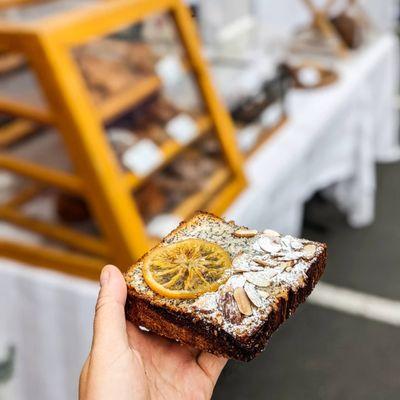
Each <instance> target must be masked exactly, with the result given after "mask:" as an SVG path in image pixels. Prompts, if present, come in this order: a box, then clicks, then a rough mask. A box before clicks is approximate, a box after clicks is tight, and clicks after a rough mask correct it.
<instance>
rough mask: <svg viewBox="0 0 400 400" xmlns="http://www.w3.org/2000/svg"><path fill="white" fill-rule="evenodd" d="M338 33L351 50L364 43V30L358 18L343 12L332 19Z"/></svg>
mask: <svg viewBox="0 0 400 400" xmlns="http://www.w3.org/2000/svg"><path fill="white" fill-rule="evenodd" d="M330 21H331V24H332V25H333V26H334V27H335V29H336V31H337V33H338V34H339V36H340V37H341V38H342V40H343V42H344V43H345V44H346V46H347V47H348V48H349V49H352V50H354V49H357V48H358V47H360V46H361V45H362V43H363V30H362V27H361V24H360V23H359V22H358V21H357V19H356V18H354V17H352V16H350V15H349V14H348V13H346V12H342V13H340V14H338V15H336V16H335V17H332V18H331V19H330Z"/></svg>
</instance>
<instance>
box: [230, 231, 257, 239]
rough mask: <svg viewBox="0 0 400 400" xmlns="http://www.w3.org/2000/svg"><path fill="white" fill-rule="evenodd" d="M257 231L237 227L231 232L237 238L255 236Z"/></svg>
mask: <svg viewBox="0 0 400 400" xmlns="http://www.w3.org/2000/svg"><path fill="white" fill-rule="evenodd" d="M257 233H258V231H256V230H255V229H238V230H237V231H235V232H233V236H235V237H239V238H251V237H253V236H256V235H257Z"/></svg>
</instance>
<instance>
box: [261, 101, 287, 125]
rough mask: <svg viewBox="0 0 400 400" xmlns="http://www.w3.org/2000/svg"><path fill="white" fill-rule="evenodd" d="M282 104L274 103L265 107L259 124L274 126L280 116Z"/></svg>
mask: <svg viewBox="0 0 400 400" xmlns="http://www.w3.org/2000/svg"><path fill="white" fill-rule="evenodd" d="M282 112H283V110H282V105H281V104H280V103H275V104H274V105H271V106H269V107H267V108H266V109H265V110H264V111H263V113H262V114H261V116H260V122H261V125H262V126H263V127H264V128H274V127H275V126H276V125H277V124H278V123H279V121H280V120H281V118H282Z"/></svg>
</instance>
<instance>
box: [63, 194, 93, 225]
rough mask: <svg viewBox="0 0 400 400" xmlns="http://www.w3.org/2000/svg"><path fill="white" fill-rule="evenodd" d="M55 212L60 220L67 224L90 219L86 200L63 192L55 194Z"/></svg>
mask: <svg viewBox="0 0 400 400" xmlns="http://www.w3.org/2000/svg"><path fill="white" fill-rule="evenodd" d="M56 213H57V216H58V218H59V219H60V220H61V221H63V222H66V223H69V224H71V223H79V222H85V221H87V220H89V219H90V211H89V207H88V206H87V203H86V201H85V200H84V199H83V198H82V197H78V196H75V195H72V194H67V193H64V192H58V193H57V195H56Z"/></svg>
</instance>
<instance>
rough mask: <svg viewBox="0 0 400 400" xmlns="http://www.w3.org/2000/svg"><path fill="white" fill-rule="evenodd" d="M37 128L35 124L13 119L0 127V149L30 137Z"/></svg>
mask: <svg viewBox="0 0 400 400" xmlns="http://www.w3.org/2000/svg"><path fill="white" fill-rule="evenodd" d="M38 128H39V125H38V124H36V123H35V122H32V121H28V120H24V119H15V120H13V121H11V122H9V123H8V124H6V125H4V126H2V127H0V149H1V148H3V147H7V146H9V145H11V144H13V143H15V142H17V141H18V140H20V139H22V138H24V137H26V136H29V135H31V134H32V133H34V132H35V131H36V130H37V129H38Z"/></svg>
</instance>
